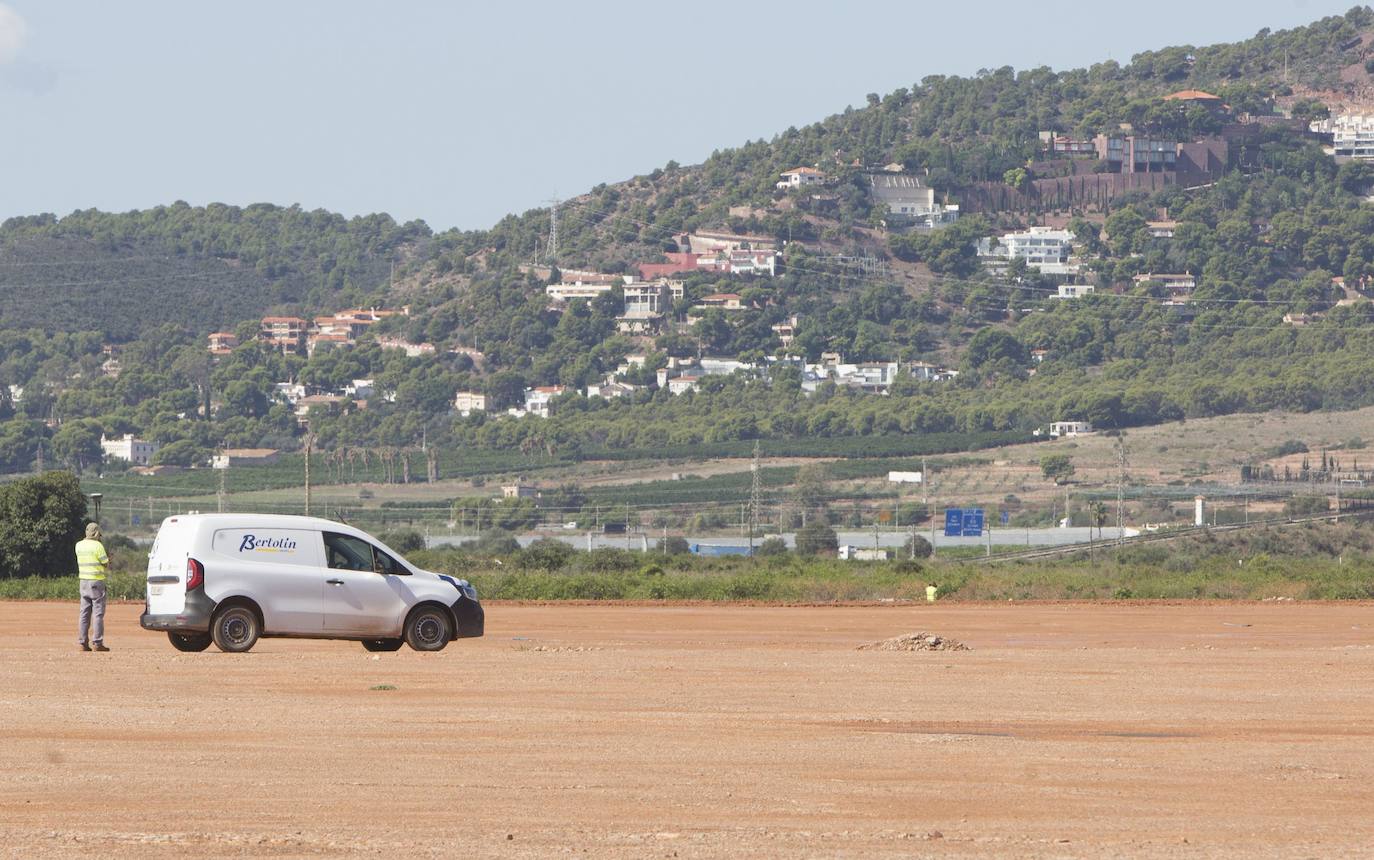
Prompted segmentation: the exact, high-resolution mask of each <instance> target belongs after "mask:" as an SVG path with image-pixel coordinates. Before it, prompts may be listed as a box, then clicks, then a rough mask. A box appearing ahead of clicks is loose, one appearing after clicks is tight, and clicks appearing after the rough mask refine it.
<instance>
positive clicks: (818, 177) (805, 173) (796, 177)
mask: <svg viewBox="0 0 1374 860" xmlns="http://www.w3.org/2000/svg"><path fill="white" fill-rule="evenodd" d="M823 182H825V174H824V173H821V172H820V171H819V170H817V169H816V168H814V167H794V168H792V169H791V170H787V171H783V173H782V181H781V182H779V183H778V187H779V188H801V187H802V186H804V185H820V184H821V183H823Z"/></svg>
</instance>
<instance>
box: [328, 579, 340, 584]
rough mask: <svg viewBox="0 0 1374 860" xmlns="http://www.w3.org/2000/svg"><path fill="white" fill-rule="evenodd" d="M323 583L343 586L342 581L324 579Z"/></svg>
mask: <svg viewBox="0 0 1374 860" xmlns="http://www.w3.org/2000/svg"><path fill="white" fill-rule="evenodd" d="M325 582H327V583H329V584H330V585H343V580H342V579H326V580H325Z"/></svg>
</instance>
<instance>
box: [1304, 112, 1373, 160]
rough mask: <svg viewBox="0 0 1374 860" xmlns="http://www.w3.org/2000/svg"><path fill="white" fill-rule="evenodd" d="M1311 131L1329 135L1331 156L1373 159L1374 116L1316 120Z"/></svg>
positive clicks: (1342, 116) (1354, 115)
mask: <svg viewBox="0 0 1374 860" xmlns="http://www.w3.org/2000/svg"><path fill="white" fill-rule="evenodd" d="M1311 129H1312V131H1314V132H1316V133H1317V134H1329V135H1331V147H1332V154H1333V155H1336V156H1338V157H1343V158H1374V114H1359V113H1353V114H1351V113H1348V114H1341V115H1340V116H1333V117H1331V118H1330V119H1323V120H1318V121H1316V122H1314V123H1312V125H1311Z"/></svg>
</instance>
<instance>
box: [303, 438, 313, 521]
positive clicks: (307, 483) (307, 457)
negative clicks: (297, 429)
mask: <svg viewBox="0 0 1374 860" xmlns="http://www.w3.org/2000/svg"><path fill="white" fill-rule="evenodd" d="M314 447H315V434H314V433H312V432H311V431H310V428H309V427H307V428H306V430H305V515H306V516H307V517H308V516H310V452H311V451H312V450H313V449H314Z"/></svg>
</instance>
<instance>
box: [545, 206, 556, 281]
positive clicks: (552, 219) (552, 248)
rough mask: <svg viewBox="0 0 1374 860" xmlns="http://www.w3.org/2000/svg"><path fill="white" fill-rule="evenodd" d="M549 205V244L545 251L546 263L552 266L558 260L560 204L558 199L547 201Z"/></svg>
mask: <svg viewBox="0 0 1374 860" xmlns="http://www.w3.org/2000/svg"><path fill="white" fill-rule="evenodd" d="M545 202H546V203H548V204H549V244H548V246H547V247H545V249H544V262H546V263H548V264H549V265H550V266H552V265H554V264H555V261H556V260H557V259H558V203H559V200H558V198H557V197H555V198H553V199H552V200H546V201H545Z"/></svg>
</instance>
